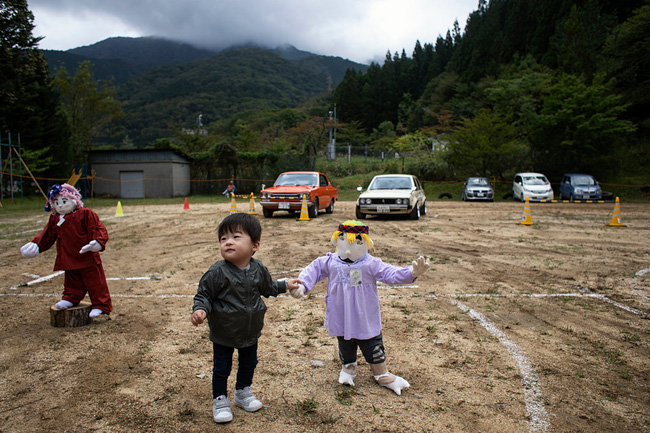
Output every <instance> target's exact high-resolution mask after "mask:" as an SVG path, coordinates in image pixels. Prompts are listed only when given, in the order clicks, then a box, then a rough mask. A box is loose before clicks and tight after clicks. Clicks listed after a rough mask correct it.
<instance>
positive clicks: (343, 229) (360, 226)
mask: <svg viewBox="0 0 650 433" xmlns="http://www.w3.org/2000/svg"><path fill="white" fill-rule="evenodd" d="M368 232H369V230H368V226H367V225H365V224H364V223H362V222H360V221H355V220H349V221H345V222H344V223H343V224H339V228H338V230H336V231H335V232H334V233H333V234H332V239H331V241H332V243H335V241H336V239H338V237H339V236H341V235H342V234H343V233H345V234H346V237H347V239H346V240H347V241H348V242H349V243H352V242H354V241H355V239H356V238H357V235H361V238H363V240H364V241H366V244H367V245H371V246H372V248H373V249H374V248H375V244H374V242H373V241H372V239H370V236H368Z"/></svg>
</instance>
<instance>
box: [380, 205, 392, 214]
mask: <svg viewBox="0 0 650 433" xmlns="http://www.w3.org/2000/svg"><path fill="white" fill-rule="evenodd" d="M377 212H381V213H388V212H390V207H389V206H377Z"/></svg>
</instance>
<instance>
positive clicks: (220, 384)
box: [191, 213, 300, 423]
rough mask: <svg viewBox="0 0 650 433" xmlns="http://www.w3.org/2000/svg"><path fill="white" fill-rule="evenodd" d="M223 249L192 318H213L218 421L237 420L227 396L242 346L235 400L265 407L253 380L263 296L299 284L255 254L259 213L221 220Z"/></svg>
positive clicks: (201, 287) (252, 407) (250, 409)
mask: <svg viewBox="0 0 650 433" xmlns="http://www.w3.org/2000/svg"><path fill="white" fill-rule="evenodd" d="M217 231H218V234H219V250H220V252H221V256H222V257H223V258H224V260H220V261H218V262H217V263H215V264H213V265H212V266H210V269H208V271H207V272H206V273H205V274H204V275H203V277H202V278H201V281H200V282H199V287H198V290H197V293H196V295H195V296H194V307H193V309H192V317H191V322H192V324H193V325H194V326H198V325H200V324H201V323H203V322H204V321H205V319H206V318H207V319H208V324H209V326H210V340H211V341H212V350H213V357H214V367H213V370H212V398H213V399H214V400H213V405H212V416H213V419H214V421H215V422H217V423H225V422H230V421H232V417H233V416H232V411H231V409H230V400H229V399H228V397H227V382H228V376H230V371H231V369H232V357H233V353H234V350H235V349H237V351H238V355H239V366H238V369H237V381H236V383H235V399H234V402H235V406H238V407H240V408H242V409H244V410H246V411H248V412H255V411H257V410H259V409H261V408H262V406H263V405H262V402H260V401H259V400H258V399H257V398H255V396H254V395H253V391H252V390H251V388H250V386H251V384H252V383H253V374H254V373H255V366H256V365H257V340H258V338H259V337H260V335H261V331H262V327H263V326H264V313H265V312H266V305H265V304H264V301H263V300H262V296H264V297H267V298H268V297H269V296H277V295H278V294H280V293H285V292H286V291H287V289H289V290H293V289H297V288H298V287H299V285H300V281H299V280H298V279H295V278H291V279H287V278H284V279H279V280H274V279H272V278H271V274H270V273H269V271H268V270H267V269H266V267H265V266H264V265H263V264H262V263H261V262H260V261H259V260H256V259H254V258H253V254H255V251H257V250H258V249H259V247H260V236H261V233H262V226H261V225H260V222H259V221H258V220H257V218H255V217H254V216H251V215H248V214H245V213H235V214H231V215H229V216H227V217H226V218H224V220H223V221H221V223H220V224H219V228H218V230H217Z"/></svg>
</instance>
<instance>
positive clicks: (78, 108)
mask: <svg viewBox="0 0 650 433" xmlns="http://www.w3.org/2000/svg"><path fill="white" fill-rule="evenodd" d="M54 83H55V85H56V86H57V88H58V89H59V92H60V93H61V108H62V111H63V113H64V114H65V117H66V119H67V121H68V126H69V128H70V132H71V141H72V150H73V155H74V160H75V162H77V163H79V164H81V163H87V162H88V153H89V152H90V151H91V150H92V148H93V140H94V139H95V138H96V137H98V136H101V135H110V133H111V128H112V127H113V126H114V122H115V121H116V120H118V119H119V118H120V117H121V116H122V103H121V102H120V101H118V100H117V99H115V87H113V86H112V84H111V83H110V82H96V81H94V79H93V69H92V65H91V63H90V62H89V61H84V62H82V63H81V64H80V65H79V68H78V69H77V72H76V74H75V76H74V77H70V75H68V71H67V70H66V69H65V68H64V67H61V68H59V69H58V71H57V75H56V77H55V79H54Z"/></svg>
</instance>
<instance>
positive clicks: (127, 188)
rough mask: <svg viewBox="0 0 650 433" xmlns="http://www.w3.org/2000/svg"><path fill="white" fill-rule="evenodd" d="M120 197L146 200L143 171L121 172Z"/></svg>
mask: <svg viewBox="0 0 650 433" xmlns="http://www.w3.org/2000/svg"><path fill="white" fill-rule="evenodd" d="M120 197H122V198H144V172H143V171H120Z"/></svg>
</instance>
